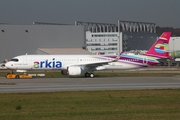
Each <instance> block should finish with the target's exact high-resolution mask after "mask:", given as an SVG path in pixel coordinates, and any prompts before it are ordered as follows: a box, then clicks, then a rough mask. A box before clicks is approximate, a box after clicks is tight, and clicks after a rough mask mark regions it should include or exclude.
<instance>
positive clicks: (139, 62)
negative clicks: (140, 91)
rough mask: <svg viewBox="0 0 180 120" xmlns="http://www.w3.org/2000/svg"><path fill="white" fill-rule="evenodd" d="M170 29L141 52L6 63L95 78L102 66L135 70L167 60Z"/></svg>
mask: <svg viewBox="0 0 180 120" xmlns="http://www.w3.org/2000/svg"><path fill="white" fill-rule="evenodd" d="M170 36H171V32H164V33H163V34H162V35H161V36H160V37H159V39H158V40H157V41H156V42H155V43H154V45H153V46H152V47H151V48H150V49H149V51H148V52H146V53H145V54H144V55H128V54H125V53H122V54H120V56H119V57H118V60H117V55H112V56H101V55H20V56H16V57H14V58H12V59H11V60H10V61H9V62H7V63H6V64H5V66H6V67H7V68H8V69H11V70H22V71H27V70H50V69H59V70H61V73H62V74H63V75H67V74H68V75H82V74H84V75H85V77H94V74H93V71H97V70H105V69H112V70H113V69H134V68H140V67H147V66H150V65H155V64H158V63H159V60H160V59H169V58H170V56H169V52H168V44H169V39H170Z"/></svg>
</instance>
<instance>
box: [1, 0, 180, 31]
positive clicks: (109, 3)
mask: <svg viewBox="0 0 180 120" xmlns="http://www.w3.org/2000/svg"><path fill="white" fill-rule="evenodd" d="M118 20H124V21H137V22H151V23H155V24H156V26H160V27H174V28H180V0H0V23H9V24H32V23H33V22H34V21H36V22H51V23H61V24H74V21H84V22H98V23H112V24H117V21H118Z"/></svg>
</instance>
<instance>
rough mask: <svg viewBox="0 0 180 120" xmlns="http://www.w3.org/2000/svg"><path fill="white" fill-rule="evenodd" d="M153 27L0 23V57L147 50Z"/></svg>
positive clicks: (153, 35)
mask: <svg viewBox="0 0 180 120" xmlns="http://www.w3.org/2000/svg"><path fill="white" fill-rule="evenodd" d="M155 28H156V25H155V23H146V22H133V21H118V23H117V24H109V23H92V22H80V21H76V22H75V25H69V24H56V23H40V22H33V24H32V25H11V24H0V41H1V44H0V55H1V58H0V61H4V60H5V59H11V58H12V57H14V56H17V55H21V54H97V53H101V54H118V53H119V52H126V51H130V50H148V49H149V48H150V47H151V46H152V44H153V43H154V42H155V41H156V40H157V35H156V29H155ZM174 39H176V38H174ZM171 42H172V40H171ZM175 42H177V43H178V41H175V40H174V42H173V43H174V47H173V49H175V47H177V44H176V45H175ZM171 44H172V43H171ZM171 46H172V45H171ZM171 48H172V47H171ZM88 51H89V52H88Z"/></svg>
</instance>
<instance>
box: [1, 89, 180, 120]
mask: <svg viewBox="0 0 180 120" xmlns="http://www.w3.org/2000/svg"><path fill="white" fill-rule="evenodd" d="M0 98H1V99H0V120H69V119H73V120H130V119H133V120H179V118H180V89H167V90H120V91H118V90H117V91H76V92H49V93H48V92H47V93H45V92H44V93H4V94H0Z"/></svg>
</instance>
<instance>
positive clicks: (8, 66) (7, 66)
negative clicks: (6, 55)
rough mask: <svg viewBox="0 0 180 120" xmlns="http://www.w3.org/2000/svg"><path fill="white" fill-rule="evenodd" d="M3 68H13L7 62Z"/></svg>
mask: <svg viewBox="0 0 180 120" xmlns="http://www.w3.org/2000/svg"><path fill="white" fill-rule="evenodd" d="M5 67H6V68H12V67H13V64H11V63H10V62H7V63H6V64H5Z"/></svg>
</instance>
